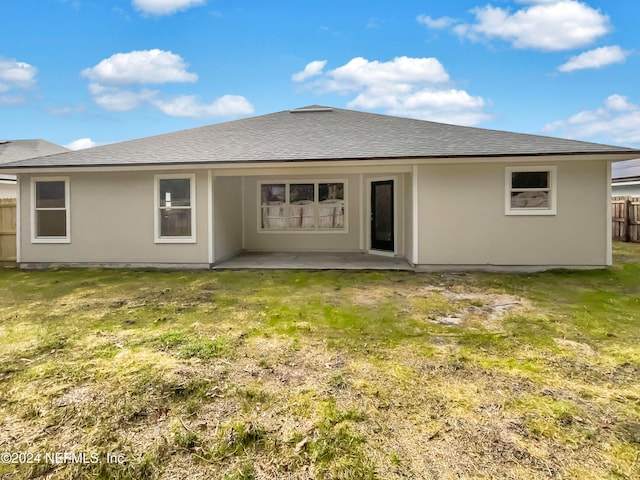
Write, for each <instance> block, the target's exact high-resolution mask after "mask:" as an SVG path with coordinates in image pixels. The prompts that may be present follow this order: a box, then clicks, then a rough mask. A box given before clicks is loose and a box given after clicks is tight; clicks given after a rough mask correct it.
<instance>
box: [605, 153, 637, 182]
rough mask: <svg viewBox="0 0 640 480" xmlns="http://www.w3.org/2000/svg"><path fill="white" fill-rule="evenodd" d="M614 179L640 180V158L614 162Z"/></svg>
mask: <svg viewBox="0 0 640 480" xmlns="http://www.w3.org/2000/svg"><path fill="white" fill-rule="evenodd" d="M611 176H612V178H613V181H614V182H615V181H618V182H624V181H631V180H634V181H637V180H640V158H636V159H634V160H629V161H628V162H620V163H614V164H613V166H612V167H611Z"/></svg>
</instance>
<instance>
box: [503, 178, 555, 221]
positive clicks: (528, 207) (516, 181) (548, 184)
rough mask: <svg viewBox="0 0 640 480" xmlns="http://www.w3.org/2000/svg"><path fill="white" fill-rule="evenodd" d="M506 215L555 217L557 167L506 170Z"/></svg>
mask: <svg viewBox="0 0 640 480" xmlns="http://www.w3.org/2000/svg"><path fill="white" fill-rule="evenodd" d="M505 182H506V194H505V213H506V214H507V215H555V214H556V211H557V208H556V167H555V166H546V167H542V166H538V167H536V166H533V167H530V166H517V167H507V168H506V176H505Z"/></svg>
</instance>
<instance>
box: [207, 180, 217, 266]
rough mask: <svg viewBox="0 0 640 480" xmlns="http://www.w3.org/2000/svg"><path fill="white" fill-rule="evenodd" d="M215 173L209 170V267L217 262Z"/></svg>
mask: <svg viewBox="0 0 640 480" xmlns="http://www.w3.org/2000/svg"><path fill="white" fill-rule="evenodd" d="M213 181H214V177H213V173H212V172H211V170H207V237H208V238H209V243H208V248H209V265H213V263H214V261H215V258H216V257H215V246H214V241H215V240H214V237H213V216H214V213H213V212H214V211H215V209H214V208H213Z"/></svg>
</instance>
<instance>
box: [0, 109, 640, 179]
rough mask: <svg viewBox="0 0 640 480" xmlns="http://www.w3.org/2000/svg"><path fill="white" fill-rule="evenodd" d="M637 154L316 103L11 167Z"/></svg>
mask: <svg viewBox="0 0 640 480" xmlns="http://www.w3.org/2000/svg"><path fill="white" fill-rule="evenodd" d="M630 152H632V153H633V152H634V150H632V149H627V148H622V147H614V146H610V145H600V144H596V143H588V142H580V141H575V140H566V139H560V138H551V137H544V136H539V135H528V134H521V133H510V132H503V131H497V130H486V129H481V128H473V127H461V126H456V125H447V124H443V123H435V122H428V121H424V120H414V119H408V118H399V117H391V116H387V115H379V114H373V113H364V112H357V111H353V110H343V109H338V108H330V107H321V106H317V105H313V106H310V107H304V108H301V109H296V110H285V111H282V112H277V113H271V114H267V115H261V116H257V117H251V118H245V119H242V120H235V121H231V122H225V123H219V124H214V125H209V126H205V127H199V128H194V129H190V130H183V131H179V132H174V133H168V134H164V135H158V136H154V137H147V138H142V139H138V140H131V141H127V142H121V143H114V144H110V145H104V146H101V147H95V148H91V149H87V150H78V151H73V152H68V153H63V154H60V155H53V156H48V157H43V158H37V159H31V160H24V161H21V162H19V163H14V164H13V165H11V167H14V168H30V167H75V166H124V165H171V164H197V163H237V162H270V161H277V162H283V161H284V162H287V161H314V160H346V159H349V160H351V159H353V160H358V159H390V158H425V157H431V158H455V157H502V156H521V155H522V156H530V155H579V154H627V155H628V154H629V153H630ZM637 153H638V154H640V151H637ZM7 167H8V166H4V167H0V168H7Z"/></svg>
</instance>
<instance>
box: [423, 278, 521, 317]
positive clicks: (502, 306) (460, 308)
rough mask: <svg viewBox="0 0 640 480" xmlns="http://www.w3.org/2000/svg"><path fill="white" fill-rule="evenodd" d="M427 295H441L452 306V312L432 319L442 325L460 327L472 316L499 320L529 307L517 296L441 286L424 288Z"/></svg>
mask: <svg viewBox="0 0 640 480" xmlns="http://www.w3.org/2000/svg"><path fill="white" fill-rule="evenodd" d="M421 290H422V293H423V294H426V295H433V294H436V295H440V296H442V297H444V298H445V299H446V300H447V301H449V302H450V304H451V311H450V312H448V313H447V314H446V315H439V316H436V317H435V318H433V319H432V321H433V322H434V323H438V324H440V325H449V326H451V325H459V324H461V323H462V322H463V321H464V320H465V319H467V318H468V317H470V316H481V317H484V318H486V319H487V320H498V319H500V318H501V317H502V316H503V315H504V314H506V313H509V312H512V311H514V310H518V309H522V308H524V307H525V306H527V303H528V302H527V301H526V300H525V299H523V298H521V297H517V296H515V295H507V294H504V293H491V292H479V291H459V290H458V289H455V288H453V289H449V288H444V287H439V286H427V287H423V288H422V289H421Z"/></svg>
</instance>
